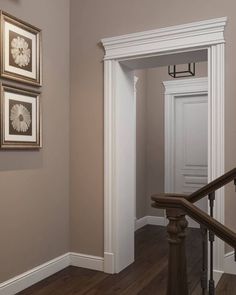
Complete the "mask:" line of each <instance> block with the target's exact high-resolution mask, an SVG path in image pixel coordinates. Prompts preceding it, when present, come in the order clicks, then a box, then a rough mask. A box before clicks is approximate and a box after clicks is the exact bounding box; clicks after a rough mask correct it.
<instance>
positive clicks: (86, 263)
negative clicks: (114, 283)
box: [70, 253, 104, 271]
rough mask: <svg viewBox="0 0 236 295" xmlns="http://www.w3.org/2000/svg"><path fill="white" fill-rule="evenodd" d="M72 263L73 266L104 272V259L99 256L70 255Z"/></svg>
mask: <svg viewBox="0 0 236 295" xmlns="http://www.w3.org/2000/svg"><path fill="white" fill-rule="evenodd" d="M70 261H71V265H72V266H77V267H83V268H89V269H93V270H99V271H103V269H104V266H103V264H104V259H103V258H102V257H98V256H92V255H84V254H78V253H70Z"/></svg>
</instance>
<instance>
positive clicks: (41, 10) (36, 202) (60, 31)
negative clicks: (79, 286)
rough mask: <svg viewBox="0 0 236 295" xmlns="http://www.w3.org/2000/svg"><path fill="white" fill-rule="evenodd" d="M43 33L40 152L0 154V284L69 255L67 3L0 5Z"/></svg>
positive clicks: (6, 0)
mask: <svg viewBox="0 0 236 295" xmlns="http://www.w3.org/2000/svg"><path fill="white" fill-rule="evenodd" d="M0 8H1V9H3V10H4V11H7V12H9V13H11V14H13V15H15V16H16V17H19V18H21V19H23V20H25V21H27V22H30V23H32V24H34V25H35V26H38V27H39V28H41V29H42V30H43V65H44V67H43V88H42V104H43V149H42V150H40V151H5V152H4V151H1V152H0V188H1V193H0V195H1V197H0V200H1V202H0V237H1V238H0V250H1V251H0V282H2V281H5V280H7V279H9V278H11V277H13V276H15V275H18V274H20V273H22V272H24V271H27V270H29V269H31V268H33V267H35V266H38V265H39V264H41V263H43V262H46V261H48V260H50V259H53V258H55V257H57V256H59V255H61V254H64V253H65V252H68V251H69V1H67V0H50V1H48V0H40V1H37V0H18V1H17V0H0Z"/></svg>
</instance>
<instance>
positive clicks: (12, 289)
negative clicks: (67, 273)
mask: <svg viewBox="0 0 236 295" xmlns="http://www.w3.org/2000/svg"><path fill="white" fill-rule="evenodd" d="M69 265H70V255H69V253H67V254H65V255H62V256H60V257H57V258H55V259H53V260H50V261H48V262H46V263H44V264H42V265H40V266H38V267H35V268H33V269H31V270H29V271H27V272H25V273H23V274H21V275H18V276H16V277H14V278H12V279H10V280H8V281H6V282H4V283H1V284H0V295H14V294H16V293H18V292H20V291H22V290H24V289H26V288H28V287H30V286H32V285H34V284H36V283H38V282H39V281H41V280H43V279H45V278H47V277H49V276H51V275H53V274H55V273H56V272H58V271H60V270H62V269H64V268H66V267H68V266H69Z"/></svg>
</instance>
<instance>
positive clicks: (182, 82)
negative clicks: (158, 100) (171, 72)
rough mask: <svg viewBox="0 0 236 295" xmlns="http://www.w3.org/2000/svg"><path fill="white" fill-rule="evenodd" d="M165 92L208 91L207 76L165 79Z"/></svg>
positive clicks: (172, 93)
mask: <svg viewBox="0 0 236 295" xmlns="http://www.w3.org/2000/svg"><path fill="white" fill-rule="evenodd" d="M163 85H164V87H165V94H171V95H174V94H178V93H183V94H185V93H192V92H194V93H195V92H208V79H207V77H202V78H193V79H178V80H170V81H163Z"/></svg>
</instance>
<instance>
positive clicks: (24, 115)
mask: <svg viewBox="0 0 236 295" xmlns="http://www.w3.org/2000/svg"><path fill="white" fill-rule="evenodd" d="M9 134H11V135H26V136H27V135H28V136H32V104H31V103H28V102H22V101H17V100H13V99H10V100H9Z"/></svg>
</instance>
